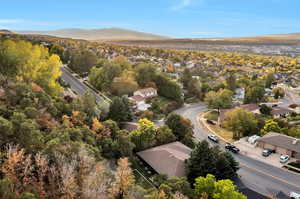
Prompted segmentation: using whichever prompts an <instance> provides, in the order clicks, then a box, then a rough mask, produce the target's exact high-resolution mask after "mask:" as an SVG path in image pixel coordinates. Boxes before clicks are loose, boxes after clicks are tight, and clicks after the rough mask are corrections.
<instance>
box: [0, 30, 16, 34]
mask: <svg viewBox="0 0 300 199" xmlns="http://www.w3.org/2000/svg"><path fill="white" fill-rule="evenodd" d="M12 33H13V32H11V31H9V30H6V29H0V34H12Z"/></svg>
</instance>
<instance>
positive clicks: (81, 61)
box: [69, 50, 98, 74]
mask: <svg viewBox="0 0 300 199" xmlns="http://www.w3.org/2000/svg"><path fill="white" fill-rule="evenodd" d="M97 61H98V58H97V56H96V54H95V53H94V52H92V51H90V50H76V51H71V59H70V63H69V67H70V68H71V69H72V70H74V71H75V72H77V73H79V74H84V73H88V72H90V70H91V68H92V67H93V66H95V65H97Z"/></svg>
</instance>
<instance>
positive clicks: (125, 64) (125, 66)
mask: <svg viewBox="0 0 300 199" xmlns="http://www.w3.org/2000/svg"><path fill="white" fill-rule="evenodd" d="M112 61H113V62H114V63H116V64H118V65H120V66H121V68H122V70H127V71H129V70H131V69H132V65H131V63H130V62H129V61H128V59H127V58H126V57H124V56H117V57H115V58H113V60H112Z"/></svg>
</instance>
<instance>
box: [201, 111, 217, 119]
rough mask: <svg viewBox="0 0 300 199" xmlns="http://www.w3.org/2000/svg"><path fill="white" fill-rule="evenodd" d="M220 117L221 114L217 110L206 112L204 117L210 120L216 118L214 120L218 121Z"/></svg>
mask: <svg viewBox="0 0 300 199" xmlns="http://www.w3.org/2000/svg"><path fill="white" fill-rule="evenodd" d="M218 117H219V114H218V112H217V111H211V112H209V113H206V114H205V115H204V118H205V119H208V120H214V121H218Z"/></svg>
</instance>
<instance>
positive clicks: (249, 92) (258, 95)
mask: <svg viewBox="0 0 300 199" xmlns="http://www.w3.org/2000/svg"><path fill="white" fill-rule="evenodd" d="M264 96H265V87H264V85H262V83H261V82H259V81H255V82H253V83H252V84H251V85H249V86H248V87H247V88H246V91H245V98H244V103H245V104H249V103H255V104H257V103H259V102H261V101H262V100H263V98H264Z"/></svg>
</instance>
